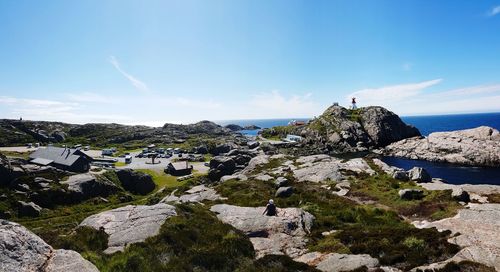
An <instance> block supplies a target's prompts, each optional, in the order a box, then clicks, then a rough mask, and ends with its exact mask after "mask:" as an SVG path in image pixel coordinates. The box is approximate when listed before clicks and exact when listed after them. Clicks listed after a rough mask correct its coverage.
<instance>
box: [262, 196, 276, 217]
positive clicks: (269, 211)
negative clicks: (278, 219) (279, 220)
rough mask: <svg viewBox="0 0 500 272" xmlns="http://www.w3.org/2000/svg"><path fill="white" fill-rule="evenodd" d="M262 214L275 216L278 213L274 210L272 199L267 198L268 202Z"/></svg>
mask: <svg viewBox="0 0 500 272" xmlns="http://www.w3.org/2000/svg"><path fill="white" fill-rule="evenodd" d="M262 214H265V215H267V216H276V215H277V214H278V213H277V212H276V206H275V205H274V200H272V199H269V203H267V205H266V209H265V210H264V212H263V213H262Z"/></svg>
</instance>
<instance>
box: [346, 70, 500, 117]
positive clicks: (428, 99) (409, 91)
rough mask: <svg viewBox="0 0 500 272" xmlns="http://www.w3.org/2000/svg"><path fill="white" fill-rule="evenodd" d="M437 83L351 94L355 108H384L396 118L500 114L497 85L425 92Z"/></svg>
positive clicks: (388, 87) (369, 90)
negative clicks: (405, 116) (407, 116)
mask: <svg viewBox="0 0 500 272" xmlns="http://www.w3.org/2000/svg"><path fill="white" fill-rule="evenodd" d="M440 82H441V79H436V80H430V81H425V82H420V83H410V84H402V85H394V86H385V87H381V88H373V89H365V90H360V91H356V92H353V93H351V94H350V95H349V96H348V97H346V98H350V97H356V98H357V102H358V104H359V106H368V105H378V106H384V107H386V108H388V109H390V110H392V111H394V112H396V113H398V114H402V115H414V114H448V113H466V112H491V111H498V110H500V104H499V103H498V101H500V99H499V98H500V84H491V85H477V86H470V87H466V88H458V89H453V90H444V91H443V90H441V91H440V90H436V91H433V92H432V93H429V92H426V91H425V90H426V89H427V88H430V87H431V86H434V85H437V84H438V83H440Z"/></svg>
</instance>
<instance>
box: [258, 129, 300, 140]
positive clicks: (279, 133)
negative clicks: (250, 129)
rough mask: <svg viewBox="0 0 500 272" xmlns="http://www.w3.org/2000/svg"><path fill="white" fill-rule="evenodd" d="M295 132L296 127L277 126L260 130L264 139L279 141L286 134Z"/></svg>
mask: <svg viewBox="0 0 500 272" xmlns="http://www.w3.org/2000/svg"><path fill="white" fill-rule="evenodd" d="M295 130H296V127H294V126H277V127H272V128H266V129H264V130H262V133H261V135H262V137H264V138H266V139H269V140H277V141H279V140H281V139H282V138H285V137H286V135H288V134H294V131H295Z"/></svg>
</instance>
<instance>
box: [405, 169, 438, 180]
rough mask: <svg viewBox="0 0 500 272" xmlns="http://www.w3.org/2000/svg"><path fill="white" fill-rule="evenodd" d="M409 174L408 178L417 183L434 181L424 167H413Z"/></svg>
mask: <svg viewBox="0 0 500 272" xmlns="http://www.w3.org/2000/svg"><path fill="white" fill-rule="evenodd" d="M407 173H408V178H409V179H410V180H411V181H415V182H417V183H421V182H431V181H432V178H431V175H429V173H428V172H427V171H426V170H425V169H424V168H422V167H413V168H412V169H410V170H408V172H407Z"/></svg>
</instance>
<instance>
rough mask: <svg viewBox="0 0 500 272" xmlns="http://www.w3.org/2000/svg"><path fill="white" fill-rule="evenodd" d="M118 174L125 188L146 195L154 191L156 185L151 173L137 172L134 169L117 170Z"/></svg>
mask: <svg viewBox="0 0 500 272" xmlns="http://www.w3.org/2000/svg"><path fill="white" fill-rule="evenodd" d="M116 175H117V176H118V179H119V180H120V183H121V184H122V186H123V188H124V189H125V190H127V191H129V192H132V193H134V194H140V195H146V194H148V193H150V192H152V191H153V190H154V189H155V187H156V184H155V183H154V181H153V178H152V177H151V176H150V175H148V174H145V173H141V172H136V171H134V170H132V169H119V170H116Z"/></svg>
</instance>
